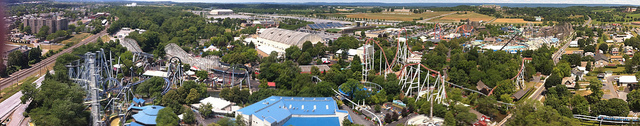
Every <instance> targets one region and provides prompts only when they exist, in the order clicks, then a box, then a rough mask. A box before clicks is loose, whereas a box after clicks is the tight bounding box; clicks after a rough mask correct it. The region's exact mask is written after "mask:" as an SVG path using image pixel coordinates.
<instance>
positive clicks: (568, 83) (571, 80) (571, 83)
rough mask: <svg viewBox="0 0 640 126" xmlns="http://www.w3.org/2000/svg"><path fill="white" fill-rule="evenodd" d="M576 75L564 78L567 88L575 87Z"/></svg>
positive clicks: (563, 82)
mask: <svg viewBox="0 0 640 126" xmlns="http://www.w3.org/2000/svg"><path fill="white" fill-rule="evenodd" d="M575 80H576V79H575V77H564V78H562V84H564V85H565V86H567V88H569V87H570V88H573V87H574V86H575V84H576V83H575Z"/></svg>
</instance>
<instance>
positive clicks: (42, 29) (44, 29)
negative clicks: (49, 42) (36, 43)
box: [36, 25, 49, 39]
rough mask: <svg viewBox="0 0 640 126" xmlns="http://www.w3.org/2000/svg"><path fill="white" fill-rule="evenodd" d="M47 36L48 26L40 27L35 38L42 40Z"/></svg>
mask: <svg viewBox="0 0 640 126" xmlns="http://www.w3.org/2000/svg"><path fill="white" fill-rule="evenodd" d="M47 35H49V26H46V25H45V26H42V27H40V31H38V34H36V37H38V38H41V39H44V38H45V37H47Z"/></svg>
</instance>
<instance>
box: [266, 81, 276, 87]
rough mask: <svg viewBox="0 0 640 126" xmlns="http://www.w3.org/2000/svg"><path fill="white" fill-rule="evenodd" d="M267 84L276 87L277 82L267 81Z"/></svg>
mask: <svg viewBox="0 0 640 126" xmlns="http://www.w3.org/2000/svg"><path fill="white" fill-rule="evenodd" d="M267 85H269V87H275V86H276V82H267Z"/></svg>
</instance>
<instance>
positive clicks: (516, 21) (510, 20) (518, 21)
mask: <svg viewBox="0 0 640 126" xmlns="http://www.w3.org/2000/svg"><path fill="white" fill-rule="evenodd" d="M529 22H531V23H534V24H540V23H542V22H541V21H525V20H524V19H522V18H498V19H496V20H495V21H493V22H491V23H494V24H503V23H509V24H526V23H529Z"/></svg>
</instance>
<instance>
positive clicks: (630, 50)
mask: <svg viewBox="0 0 640 126" xmlns="http://www.w3.org/2000/svg"><path fill="white" fill-rule="evenodd" d="M623 49H624V54H627V55H629V56H633V53H634V50H633V47H631V46H625V47H624V48H623Z"/></svg>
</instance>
